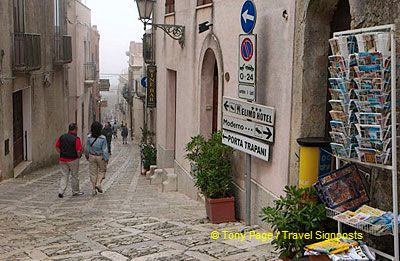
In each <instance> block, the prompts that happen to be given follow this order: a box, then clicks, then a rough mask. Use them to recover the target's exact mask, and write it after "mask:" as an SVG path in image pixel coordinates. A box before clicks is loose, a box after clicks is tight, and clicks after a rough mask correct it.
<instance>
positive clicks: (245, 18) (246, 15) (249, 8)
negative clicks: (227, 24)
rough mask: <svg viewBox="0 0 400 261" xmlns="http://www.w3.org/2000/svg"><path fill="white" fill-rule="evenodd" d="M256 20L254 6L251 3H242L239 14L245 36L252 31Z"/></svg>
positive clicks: (249, 0) (248, 1)
mask: <svg viewBox="0 0 400 261" xmlns="http://www.w3.org/2000/svg"><path fill="white" fill-rule="evenodd" d="M256 20H257V13H256V6H255V5H254V3H253V1H251V0H246V1H245V2H244V3H243V6H242V11H241V12H240V23H241V25H242V29H243V31H244V32H245V33H246V34H249V33H251V32H252V31H253V29H254V26H255V25H256Z"/></svg>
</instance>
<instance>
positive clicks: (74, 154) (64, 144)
mask: <svg viewBox="0 0 400 261" xmlns="http://www.w3.org/2000/svg"><path fill="white" fill-rule="evenodd" d="M68 130H69V131H68V133H65V134H63V135H61V136H60V138H58V140H57V143H56V149H57V152H58V153H60V158H59V162H60V167H61V171H62V177H61V181H60V188H59V190H58V197H59V198H62V197H64V192H65V190H66V189H67V184H68V180H69V178H70V177H71V188H72V195H73V196H79V195H83V192H80V191H79V177H78V174H79V159H80V157H81V156H82V143H81V139H80V138H79V137H77V130H78V127H77V126H76V123H71V124H70V125H69V127H68Z"/></svg>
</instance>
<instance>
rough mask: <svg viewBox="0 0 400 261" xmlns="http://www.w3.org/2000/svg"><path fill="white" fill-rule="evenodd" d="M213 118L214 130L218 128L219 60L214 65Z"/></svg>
mask: <svg viewBox="0 0 400 261" xmlns="http://www.w3.org/2000/svg"><path fill="white" fill-rule="evenodd" d="M212 108H213V109H212V110H213V116H212V117H213V120H212V132H213V133H214V132H216V131H217V130H218V66H217V62H215V65H214V80H213V107H212Z"/></svg>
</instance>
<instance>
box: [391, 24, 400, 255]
mask: <svg viewBox="0 0 400 261" xmlns="http://www.w3.org/2000/svg"><path fill="white" fill-rule="evenodd" d="M395 31H396V28H395V25H393V27H392V29H391V30H390V36H391V52H392V53H391V55H392V56H391V85H392V86H391V87H392V95H391V103H392V112H391V113H392V117H391V118H392V190H393V191H392V192H393V223H394V224H393V237H394V260H399V225H398V215H399V209H398V198H397V197H398V191H397V189H398V188H397V134H396V132H397V130H396V129H397V123H396V120H397V119H396V118H397V114H396V106H397V97H396V69H397V68H396V67H397V60H396V59H397V58H396V39H395Z"/></svg>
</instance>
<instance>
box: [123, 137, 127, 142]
mask: <svg viewBox="0 0 400 261" xmlns="http://www.w3.org/2000/svg"><path fill="white" fill-rule="evenodd" d="M126 138H127V136H122V144H127V142H126Z"/></svg>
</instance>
